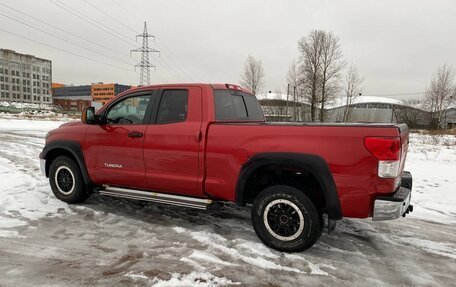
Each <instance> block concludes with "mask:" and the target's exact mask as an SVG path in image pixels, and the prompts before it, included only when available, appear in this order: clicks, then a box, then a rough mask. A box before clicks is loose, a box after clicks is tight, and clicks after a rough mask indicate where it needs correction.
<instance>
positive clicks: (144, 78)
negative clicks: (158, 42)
mask: <svg viewBox="0 0 456 287" xmlns="http://www.w3.org/2000/svg"><path fill="white" fill-rule="evenodd" d="M138 37H142V47H141V48H137V49H134V50H131V51H130V55H131V53H132V52H141V63H139V64H136V65H135V70H136V67H140V68H141V71H140V75H139V85H140V86H144V85H150V68H154V69H155V66H154V65H152V64H151V63H150V62H149V53H160V51H158V50H155V49H152V48H149V37H151V38H153V39H155V37H154V36H153V35H151V34H148V33H147V24H146V22H144V31H143V33H142V34H139V35H137V36H136V39H138Z"/></svg>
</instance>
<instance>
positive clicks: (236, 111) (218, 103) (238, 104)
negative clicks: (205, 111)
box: [214, 90, 264, 121]
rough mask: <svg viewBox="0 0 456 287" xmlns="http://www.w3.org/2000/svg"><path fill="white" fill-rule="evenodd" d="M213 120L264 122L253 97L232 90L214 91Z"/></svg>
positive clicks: (261, 112)
mask: <svg viewBox="0 0 456 287" xmlns="http://www.w3.org/2000/svg"><path fill="white" fill-rule="evenodd" d="M214 99H215V119H216V120H220V121H227V120H228V121H264V115H263V111H262V110H261V106H260V103H259V102H258V100H257V99H256V98H255V96H253V95H250V94H247V93H243V92H240V91H232V90H214Z"/></svg>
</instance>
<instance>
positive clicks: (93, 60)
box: [0, 28, 133, 72]
mask: <svg viewBox="0 0 456 287" xmlns="http://www.w3.org/2000/svg"><path fill="white" fill-rule="evenodd" d="M0 31H2V32H5V33H8V34H10V35H13V36H16V37H18V38H22V39H25V40H28V41H31V42H34V43H37V44H40V45H43V46H45V47H48V48H52V49H55V50H58V51H61V52H64V53H67V54H70V55H73V56H76V57H80V58H84V59H87V60H89V61H92V62H95V63H99V64H103V65H107V66H111V67H114V68H117V69H121V70H125V71H129V72H133V71H132V70H130V69H126V68H124V67H120V66H117V65H113V64H110V63H106V62H103V61H99V60H96V59H93V58H90V57H86V56H83V55H79V54H76V53H73V52H70V51H68V50H65V49H61V48H57V47H54V46H51V45H49V44H45V43H42V42H40V41H37V40H34V39H31V38H28V37H25V36H22V35H19V34H16V33H13V32H10V31H7V30H4V29H1V28H0Z"/></svg>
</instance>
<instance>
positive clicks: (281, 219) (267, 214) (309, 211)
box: [252, 185, 323, 252]
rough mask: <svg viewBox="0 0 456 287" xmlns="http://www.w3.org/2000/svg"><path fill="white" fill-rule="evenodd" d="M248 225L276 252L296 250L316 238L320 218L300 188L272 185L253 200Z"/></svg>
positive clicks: (319, 230)
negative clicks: (250, 218) (250, 221)
mask: <svg viewBox="0 0 456 287" xmlns="http://www.w3.org/2000/svg"><path fill="white" fill-rule="evenodd" d="M252 224H253V228H254V229H255V232H256V234H257V235H258V237H259V238H260V239H261V241H263V243H264V244H266V245H267V246H269V247H271V248H274V249H277V250H279V251H285V252H299V251H303V250H305V249H307V248H309V247H311V246H312V245H314V244H315V242H317V240H318V239H319V238H320V236H321V234H322V226H323V218H322V216H321V214H319V213H318V211H317V209H316V208H315V206H314V204H313V203H312V201H311V200H310V199H309V198H308V197H307V196H306V195H305V194H304V192H303V191H300V190H298V189H296V188H294V187H291V186H287V185H274V186H270V187H268V188H266V189H265V190H263V191H262V192H261V193H260V195H258V196H257V198H256V199H255V201H254V203H253V206H252Z"/></svg>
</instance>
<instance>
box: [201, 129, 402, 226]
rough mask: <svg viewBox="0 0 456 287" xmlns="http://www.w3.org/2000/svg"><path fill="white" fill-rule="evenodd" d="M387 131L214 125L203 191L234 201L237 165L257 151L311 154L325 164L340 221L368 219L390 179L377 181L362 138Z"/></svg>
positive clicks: (390, 184)
mask: <svg viewBox="0 0 456 287" xmlns="http://www.w3.org/2000/svg"><path fill="white" fill-rule="evenodd" d="M398 135H399V131H398V129H396V128H391V127H349V126H347V127H344V126H305V125H302V126H299V125H296V126H285V125H283V126H280V125H269V124H221V123H219V124H213V125H210V127H209V132H208V135H207V149H206V180H205V188H206V192H207V193H209V194H211V195H213V196H216V197H218V198H221V199H224V200H230V201H234V200H235V186H236V183H237V179H238V175H239V172H240V169H241V167H242V165H243V164H244V163H245V162H246V161H247V160H248V158H249V157H250V156H252V155H254V154H257V153H262V152H296V153H307V154H314V155H318V156H320V157H322V158H323V159H325V161H326V162H327V163H328V165H329V168H330V171H331V172H332V174H333V177H334V181H335V183H336V187H337V191H338V194H339V199H340V203H341V208H342V213H343V216H345V217H360V218H363V217H368V216H371V212H372V211H371V206H372V203H373V200H374V199H375V195H378V194H385V193H391V192H392V190H393V189H394V185H395V180H394V179H380V178H378V177H377V160H376V159H375V158H374V157H373V156H372V155H371V154H370V153H369V152H368V151H367V150H366V149H365V147H364V137H366V136H398Z"/></svg>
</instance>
